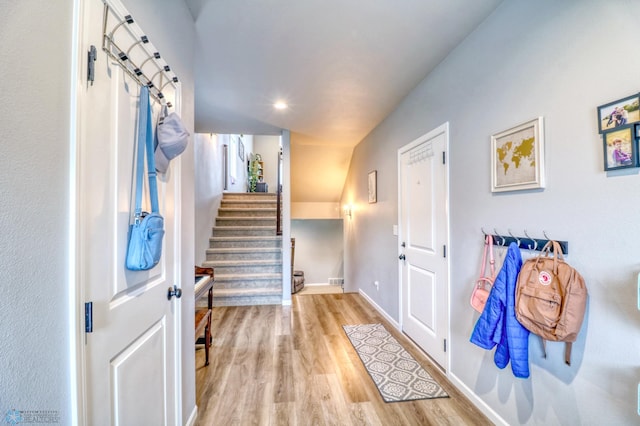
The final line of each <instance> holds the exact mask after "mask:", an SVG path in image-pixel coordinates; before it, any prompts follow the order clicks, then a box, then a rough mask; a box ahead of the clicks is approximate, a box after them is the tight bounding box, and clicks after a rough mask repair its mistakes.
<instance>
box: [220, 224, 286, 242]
mask: <svg viewBox="0 0 640 426" xmlns="http://www.w3.org/2000/svg"><path fill="white" fill-rule="evenodd" d="M227 228H229V227H227ZM246 228H251V227H250V226H247V227H246ZM209 240H210V241H236V240H238V241H254V240H255V241H270V240H273V241H278V240H282V237H281V236H278V235H274V236H271V235H269V236H260V235H238V236H234V235H228V236H226V237H209Z"/></svg>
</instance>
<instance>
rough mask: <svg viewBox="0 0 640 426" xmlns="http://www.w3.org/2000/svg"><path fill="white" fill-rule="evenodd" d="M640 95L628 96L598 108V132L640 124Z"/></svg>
mask: <svg viewBox="0 0 640 426" xmlns="http://www.w3.org/2000/svg"><path fill="white" fill-rule="evenodd" d="M639 108H640V94H635V95H632V96H628V97H626V98H623V99H618V100H617V101H613V102H609V103H608V104H604V105H601V106H599V107H598V132H599V133H604V132H606V131H608V130H613V129H617V128H618V127H621V126H626V125H627V124H634V123H639V122H640V109H639Z"/></svg>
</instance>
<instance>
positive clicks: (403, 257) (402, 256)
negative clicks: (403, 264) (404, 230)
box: [398, 253, 406, 260]
mask: <svg viewBox="0 0 640 426" xmlns="http://www.w3.org/2000/svg"><path fill="white" fill-rule="evenodd" d="M398 259H400V260H405V259H406V256H405V255H404V253H403V254H401V255H400V256H398Z"/></svg>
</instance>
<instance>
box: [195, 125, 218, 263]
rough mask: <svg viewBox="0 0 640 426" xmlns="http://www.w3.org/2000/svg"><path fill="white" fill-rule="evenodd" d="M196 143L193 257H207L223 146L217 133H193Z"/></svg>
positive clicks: (216, 213)
mask: <svg viewBox="0 0 640 426" xmlns="http://www.w3.org/2000/svg"><path fill="white" fill-rule="evenodd" d="M193 139H194V145H195V220H194V227H195V235H196V239H195V260H196V265H202V262H204V261H205V260H206V257H207V249H208V248H209V238H210V237H211V236H212V227H213V226H214V224H215V219H216V216H217V215H218V208H219V207H220V200H222V191H223V188H224V169H223V168H222V161H223V146H222V142H221V138H220V137H219V135H215V134H214V135H211V134H203V133H196V134H195V135H194V138H193Z"/></svg>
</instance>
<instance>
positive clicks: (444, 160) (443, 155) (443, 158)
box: [442, 151, 447, 164]
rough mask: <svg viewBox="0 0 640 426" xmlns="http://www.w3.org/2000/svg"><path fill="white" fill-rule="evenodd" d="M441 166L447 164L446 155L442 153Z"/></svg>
mask: <svg viewBox="0 0 640 426" xmlns="http://www.w3.org/2000/svg"><path fill="white" fill-rule="evenodd" d="M442 164H447V153H446V152H445V151H442Z"/></svg>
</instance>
